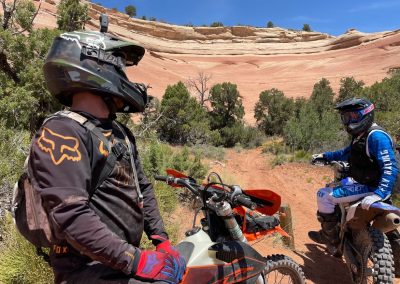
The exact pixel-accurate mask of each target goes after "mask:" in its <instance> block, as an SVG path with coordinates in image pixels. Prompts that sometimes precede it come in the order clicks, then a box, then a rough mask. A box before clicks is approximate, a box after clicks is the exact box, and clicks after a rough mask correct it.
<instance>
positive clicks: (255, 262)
mask: <svg viewBox="0 0 400 284" xmlns="http://www.w3.org/2000/svg"><path fill="white" fill-rule="evenodd" d="M167 174H168V176H155V179H156V180H158V181H164V182H166V183H167V184H169V185H170V186H172V187H185V188H187V189H189V190H190V191H191V192H192V193H193V195H194V197H195V198H197V199H198V200H200V201H201V207H200V208H199V210H198V211H197V212H196V214H195V217H194V218H195V220H194V223H193V228H192V229H191V230H189V231H187V232H186V238H185V239H184V240H182V241H181V242H180V243H179V244H178V245H177V249H178V250H179V251H180V253H181V254H182V255H183V256H184V258H185V260H186V262H187V270H186V273H185V275H184V276H183V279H182V282H181V283H183V284H186V283H196V284H203V283H221V284H222V283H257V284H267V283H294V284H303V283H305V278H304V273H303V271H302V270H301V268H300V266H299V265H298V264H297V263H296V262H295V261H294V260H292V259H291V258H289V257H288V256H285V255H283V254H275V255H270V256H267V257H263V256H262V255H260V254H259V253H258V252H257V251H256V250H255V249H254V248H252V247H251V246H250V245H249V244H248V241H250V240H255V239H258V238H261V237H263V236H266V235H268V234H271V233H276V232H277V233H281V234H282V235H284V236H287V234H286V233H285V232H284V231H283V230H282V229H281V228H280V226H279V220H278V219H277V218H276V217H275V216H273V215H274V214H275V213H276V212H277V211H278V210H279V208H280V196H279V195H277V194H276V193H274V192H272V191H270V190H265V189H264V190H263V189H258V190H243V189H241V188H240V187H239V186H236V185H235V186H230V185H226V184H223V183H222V180H221V179H220V177H219V176H218V175H217V174H215V173H212V174H211V175H213V176H215V177H217V180H219V182H209V183H207V184H205V185H199V184H197V183H196V181H195V180H194V179H192V178H190V177H188V176H185V175H184V174H182V173H180V172H177V171H175V170H167ZM199 211H203V213H204V218H202V219H201V227H196V226H195V224H196V218H197V213H199Z"/></svg>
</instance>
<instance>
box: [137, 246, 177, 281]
mask: <svg viewBox="0 0 400 284" xmlns="http://www.w3.org/2000/svg"><path fill="white" fill-rule="evenodd" d="M133 273H134V274H135V275H136V276H138V277H140V278H142V279H146V280H155V281H165V282H166V283H169V284H176V283H179V281H180V280H181V279H182V276H183V273H184V270H183V271H182V268H181V267H180V265H179V264H178V262H177V261H176V259H175V258H174V257H173V256H172V255H169V254H167V253H163V252H158V251H148V250H144V251H140V250H139V249H137V250H136V252H135V260H134V264H133Z"/></svg>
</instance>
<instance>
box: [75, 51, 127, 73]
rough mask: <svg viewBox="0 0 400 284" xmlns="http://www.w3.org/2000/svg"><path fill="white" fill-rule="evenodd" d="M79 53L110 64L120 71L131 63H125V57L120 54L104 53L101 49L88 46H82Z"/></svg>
mask: <svg viewBox="0 0 400 284" xmlns="http://www.w3.org/2000/svg"><path fill="white" fill-rule="evenodd" d="M81 52H82V54H84V55H86V56H87V57H92V58H95V59H97V60H99V61H103V62H106V63H109V64H112V65H114V66H115V67H117V68H120V69H121V70H124V69H125V66H126V65H132V62H127V60H126V56H125V54H124V53H122V52H106V51H104V50H103V49H100V48H93V47H90V46H83V47H82V51H81Z"/></svg>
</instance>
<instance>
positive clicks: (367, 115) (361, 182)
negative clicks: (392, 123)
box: [308, 98, 399, 247]
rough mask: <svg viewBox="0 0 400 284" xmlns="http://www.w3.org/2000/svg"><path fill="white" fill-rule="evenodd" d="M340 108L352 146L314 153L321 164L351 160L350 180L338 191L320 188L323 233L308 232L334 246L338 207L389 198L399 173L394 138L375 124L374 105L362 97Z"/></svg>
mask: <svg viewBox="0 0 400 284" xmlns="http://www.w3.org/2000/svg"><path fill="white" fill-rule="evenodd" d="M335 109H337V110H338V111H339V113H340V116H341V121H342V123H343V125H344V126H345V129H346V131H347V132H348V133H349V134H350V135H351V137H352V141H351V144H350V145H349V146H347V147H345V148H343V149H341V150H338V151H335V152H326V153H322V154H315V155H313V157H312V163H315V162H318V161H333V160H335V161H348V162H349V165H350V177H351V179H344V180H342V182H341V183H342V185H341V186H338V187H335V188H329V187H327V188H321V189H320V190H319V191H318V193H317V205H318V212H317V217H318V221H319V222H320V223H321V230H320V231H318V232H315V231H311V232H309V233H308V234H309V237H310V238H311V239H312V240H313V241H315V242H317V243H322V244H327V245H328V247H329V246H333V247H334V246H335V245H337V244H338V242H339V239H338V237H339V227H338V222H339V221H340V220H339V216H338V215H337V214H336V213H335V205H337V204H339V203H343V202H352V201H356V200H359V199H361V198H363V199H362V201H361V207H362V208H363V209H365V210H368V209H369V207H370V206H371V204H373V203H375V202H378V201H387V200H389V199H390V197H391V194H392V190H393V187H394V185H395V182H396V179H397V174H398V172H399V169H398V165H397V161H396V158H395V152H394V151H395V150H394V145H393V141H392V138H391V137H390V135H389V134H388V133H386V131H385V130H384V129H383V128H381V127H379V126H378V125H377V124H376V123H374V105H373V104H372V103H371V102H370V101H368V100H366V99H363V98H350V99H347V100H344V101H342V102H341V103H339V104H338V105H337V106H336V107H335Z"/></svg>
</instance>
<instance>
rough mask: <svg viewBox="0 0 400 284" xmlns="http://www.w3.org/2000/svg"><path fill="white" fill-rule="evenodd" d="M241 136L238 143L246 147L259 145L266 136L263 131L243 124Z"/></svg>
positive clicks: (250, 147)
mask: <svg viewBox="0 0 400 284" xmlns="http://www.w3.org/2000/svg"><path fill="white" fill-rule="evenodd" d="M241 136H242V137H241V141H240V144H241V145H242V146H243V147H244V148H247V149H252V148H256V147H259V146H261V145H262V144H263V142H264V140H265V138H266V137H265V134H264V132H262V131H260V130H258V129H257V128H254V127H251V126H245V127H244V129H243V133H242V135H241Z"/></svg>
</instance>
